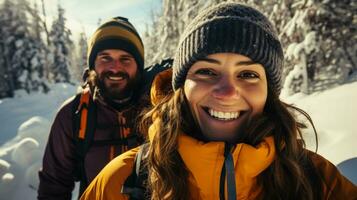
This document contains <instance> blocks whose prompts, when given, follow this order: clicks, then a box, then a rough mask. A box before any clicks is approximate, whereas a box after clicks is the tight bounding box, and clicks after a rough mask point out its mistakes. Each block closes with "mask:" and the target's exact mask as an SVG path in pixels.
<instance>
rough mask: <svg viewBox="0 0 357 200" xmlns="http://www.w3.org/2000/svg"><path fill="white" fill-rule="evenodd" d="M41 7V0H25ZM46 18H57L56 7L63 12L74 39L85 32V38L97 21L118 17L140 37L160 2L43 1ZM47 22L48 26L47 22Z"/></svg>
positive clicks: (93, 28) (159, 7)
mask: <svg viewBox="0 0 357 200" xmlns="http://www.w3.org/2000/svg"><path fill="white" fill-rule="evenodd" d="M29 1H30V2H35V1H36V2H37V3H38V4H39V5H41V0H29ZM44 2H45V6H46V12H47V13H46V14H47V15H48V17H49V18H53V17H54V16H56V15H57V5H58V3H60V5H61V6H62V7H63V8H64V9H65V17H66V18H67V26H68V28H69V29H71V31H72V35H73V36H74V37H78V35H79V34H80V33H81V32H83V31H84V32H85V33H86V35H87V37H89V36H90V35H92V33H93V32H94V31H95V29H96V28H97V27H98V22H99V20H102V22H103V21H105V20H106V19H109V18H112V17H116V16H122V17H126V18H128V19H129V21H130V22H131V23H132V24H133V25H134V26H135V27H136V29H137V30H138V32H139V34H140V35H141V36H143V33H144V31H145V30H146V24H150V22H151V19H152V18H151V15H152V14H151V13H152V12H153V11H154V12H158V11H160V9H161V0H44ZM50 21H52V19H49V22H48V23H51V22H50Z"/></svg>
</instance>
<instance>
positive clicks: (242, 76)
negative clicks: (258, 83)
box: [238, 71, 259, 79]
mask: <svg viewBox="0 0 357 200" xmlns="http://www.w3.org/2000/svg"><path fill="white" fill-rule="evenodd" d="M238 78H240V79H256V78H259V74H258V73H256V72H251V71H244V72H241V73H239V75H238Z"/></svg>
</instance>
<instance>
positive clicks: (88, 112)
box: [73, 88, 97, 195]
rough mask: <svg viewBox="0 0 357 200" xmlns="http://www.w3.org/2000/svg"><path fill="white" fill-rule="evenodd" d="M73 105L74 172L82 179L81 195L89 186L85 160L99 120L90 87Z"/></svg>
mask: <svg viewBox="0 0 357 200" xmlns="http://www.w3.org/2000/svg"><path fill="white" fill-rule="evenodd" d="M73 107H74V116H73V117H74V118H73V119H74V120H73V121H74V125H73V134H74V137H73V138H74V141H75V148H76V150H75V154H76V168H75V172H74V173H75V178H76V180H78V181H80V191H79V195H81V194H82V193H83V192H84V190H85V189H86V187H87V186H88V180H87V176H86V173H85V164H84V160H85V156H86V153H87V152H88V150H89V147H90V145H91V143H92V141H93V138H94V132H95V127H96V122H97V119H96V118H97V115H96V113H97V107H96V104H95V103H94V102H93V99H92V98H91V95H90V91H89V88H85V89H84V90H83V92H82V93H80V94H78V95H77V96H76V97H75V99H74V104H73Z"/></svg>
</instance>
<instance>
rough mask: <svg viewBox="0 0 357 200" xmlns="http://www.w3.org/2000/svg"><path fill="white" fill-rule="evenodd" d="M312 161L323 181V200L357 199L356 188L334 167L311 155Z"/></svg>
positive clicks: (316, 155) (315, 155)
mask: <svg viewBox="0 0 357 200" xmlns="http://www.w3.org/2000/svg"><path fill="white" fill-rule="evenodd" d="M312 160H313V163H314V165H315V166H316V167H317V169H318V170H319V172H320V174H321V176H322V179H323V181H324V196H325V197H324V198H323V199H330V200H334V199H344V200H354V199H357V186H356V185H354V184H353V183H352V182H351V181H349V180H348V179H347V178H346V177H344V176H343V175H342V174H341V173H340V172H339V171H338V169H337V168H336V166H334V165H333V164H332V163H330V162H329V161H328V160H326V159H325V158H323V157H322V156H320V155H318V154H314V155H312Z"/></svg>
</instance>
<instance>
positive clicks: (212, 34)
mask: <svg viewBox="0 0 357 200" xmlns="http://www.w3.org/2000/svg"><path fill="white" fill-rule="evenodd" d="M283 57H284V56H283V51H282V46H281V43H280V40H279V38H278V36H277V33H276V31H275V29H274V27H273V26H272V24H271V23H270V21H269V20H268V19H267V18H266V17H265V16H264V15H263V14H262V13H261V12H259V11H258V10H256V9H254V8H252V7H249V6H246V5H242V4H238V3H221V4H219V5H216V6H214V7H212V8H210V9H207V10H205V11H203V12H202V13H200V14H199V15H198V16H197V17H196V18H194V19H193V21H192V22H191V24H190V25H188V26H187V27H186V29H185V31H184V33H183V34H182V37H181V40H180V43H179V45H178V49H177V51H176V54H175V58H174V63H173V68H172V70H168V71H164V72H163V73H161V74H159V75H158V76H157V77H156V78H155V80H154V83H153V86H152V90H151V95H152V99H153V100H155V101H153V103H154V107H153V108H152V109H151V110H150V111H148V112H147V113H146V114H145V115H144V117H143V119H142V131H143V132H144V133H146V132H147V133H148V135H149V148H148V149H149V150H148V152H147V154H146V153H143V151H144V150H143V149H145V148H142V149H141V150H138V149H135V150H131V151H128V152H126V153H124V154H122V155H121V156H119V157H117V158H116V159H115V160H113V161H112V162H111V163H110V164H109V165H108V166H107V167H106V168H105V169H104V170H103V171H102V172H101V173H100V174H99V175H98V176H97V177H96V179H95V180H94V181H93V182H92V183H91V185H90V186H89V187H88V189H87V191H86V192H85V193H84V195H83V196H82V199H125V198H127V197H128V196H130V197H131V198H135V197H138V193H140V191H142V189H143V187H148V188H147V193H143V192H142V193H141V195H144V194H148V199H155V200H156V199H165V200H166V199H180V200H181V199H200V200H201V199H205V200H206V199H208V200H217V199H221V200H223V199H228V200H236V199H239V200H240V199H268V200H270V199H271V200H273V199H274V200H275V199H296V200H298V199H299V200H300V199H307V200H313V199H356V198H357V187H356V186H355V185H353V184H352V183H351V182H350V181H348V180H347V179H346V178H345V177H343V176H342V175H341V174H340V173H339V171H338V170H337V169H336V167H335V166H334V165H333V164H331V163H330V162H329V161H327V160H326V159H324V158H323V157H321V156H319V155H318V154H316V153H314V152H311V151H308V150H307V149H305V145H304V144H305V143H304V140H303V137H302V135H301V130H302V128H304V127H305V125H304V124H302V123H300V122H299V121H297V119H296V117H295V114H301V115H302V116H305V117H306V118H307V119H308V121H309V122H310V123H311V124H312V126H314V125H313V123H312V120H311V118H310V117H309V115H308V114H307V113H305V112H304V111H302V110H301V109H299V108H296V107H294V106H292V105H288V104H286V103H284V102H282V101H281V100H280V99H279V94H280V91H281V78H282V70H283ZM170 82H171V84H172V88H170ZM170 89H171V90H170ZM315 134H316V132H315ZM138 151H139V153H138ZM136 155H138V156H139V157H135V156H136ZM140 155H147V163H146V164H147V165H145V166H146V167H147V168H148V171H147V172H148V179H147V180H146V181H147V183H148V184H143V185H139V186H138V185H134V186H132V187H131V188H130V186H128V185H126V182H125V179H126V178H127V177H129V175H130V173H131V172H132V171H133V170H134V171H136V170H137V168H138V167H137V166H135V164H136V163H137V162H135V163H134V160H135V159H138V158H140ZM140 159H141V158H140ZM140 159H139V160H140ZM139 175H140V173H139ZM130 177H132V175H131V176H130ZM130 177H129V179H130ZM124 182H125V183H124ZM123 185H124V186H123ZM118 188H123V190H122V192H121V193H119V192H118ZM138 191H139V192H138ZM141 197H143V196H141ZM139 199H142V198H139Z"/></svg>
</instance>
